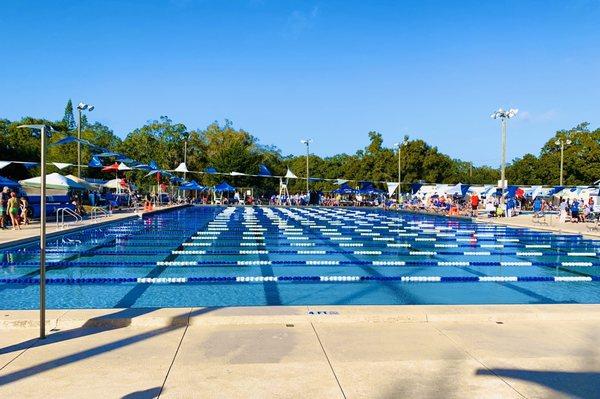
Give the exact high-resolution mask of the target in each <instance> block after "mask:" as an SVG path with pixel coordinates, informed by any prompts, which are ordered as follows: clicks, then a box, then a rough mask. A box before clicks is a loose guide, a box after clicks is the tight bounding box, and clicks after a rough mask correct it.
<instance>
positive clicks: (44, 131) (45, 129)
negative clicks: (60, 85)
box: [18, 125, 54, 339]
mask: <svg viewBox="0 0 600 399" xmlns="http://www.w3.org/2000/svg"><path fill="white" fill-rule="evenodd" d="M18 128H19V129H32V130H34V131H39V132H40V147H41V148H40V173H41V176H40V339H44V338H46V135H50V134H51V132H53V131H54V129H53V128H52V126H48V125H21V126H18Z"/></svg>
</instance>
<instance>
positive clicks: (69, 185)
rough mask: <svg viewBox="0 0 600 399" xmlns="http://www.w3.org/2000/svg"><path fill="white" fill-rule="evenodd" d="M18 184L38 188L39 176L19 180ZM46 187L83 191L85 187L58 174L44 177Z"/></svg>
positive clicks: (39, 183)
mask: <svg viewBox="0 0 600 399" xmlns="http://www.w3.org/2000/svg"><path fill="white" fill-rule="evenodd" d="M19 183H21V185H22V186H24V187H40V185H41V176H38V177H32V178H31V179H26V180H21V181H19ZM46 187H47V188H49V189H55V190H68V189H76V190H85V187H84V186H83V185H82V184H80V183H78V182H76V181H75V180H73V179H70V178H68V177H65V176H63V175H61V174H59V173H50V174H49V175H46Z"/></svg>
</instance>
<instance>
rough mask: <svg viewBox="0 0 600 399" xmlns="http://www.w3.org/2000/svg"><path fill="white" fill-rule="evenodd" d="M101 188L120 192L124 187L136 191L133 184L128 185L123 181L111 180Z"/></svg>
mask: <svg viewBox="0 0 600 399" xmlns="http://www.w3.org/2000/svg"><path fill="white" fill-rule="evenodd" d="M103 187H106V188H112V189H115V190H120V189H122V188H124V187H129V189H131V190H137V187H136V186H135V184H133V183H128V182H127V181H126V180H124V179H112V180H109V181H107V182H106V183H104V185H103Z"/></svg>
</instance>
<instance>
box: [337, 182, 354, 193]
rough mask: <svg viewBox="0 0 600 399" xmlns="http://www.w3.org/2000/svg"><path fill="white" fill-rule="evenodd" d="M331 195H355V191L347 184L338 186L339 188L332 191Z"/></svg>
mask: <svg viewBox="0 0 600 399" xmlns="http://www.w3.org/2000/svg"><path fill="white" fill-rule="evenodd" d="M332 193H334V194H341V195H350V194H356V193H357V190H355V189H353V188H352V187H350V186H349V185H348V183H343V184H342V185H340V187H339V188H338V189H335V190H333V191H332Z"/></svg>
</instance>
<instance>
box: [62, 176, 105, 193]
mask: <svg viewBox="0 0 600 399" xmlns="http://www.w3.org/2000/svg"><path fill="white" fill-rule="evenodd" d="M65 177H66V178H68V179H71V180H73V181H76V182H77V183H79V184H81V185H82V186H83V187H85V189H86V190H95V189H96V188H97V187H96V186H94V185H93V184H91V183H90V182H87V181H85V180H83V179H82V178H80V177H77V176H73V175H66V176H65Z"/></svg>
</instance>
